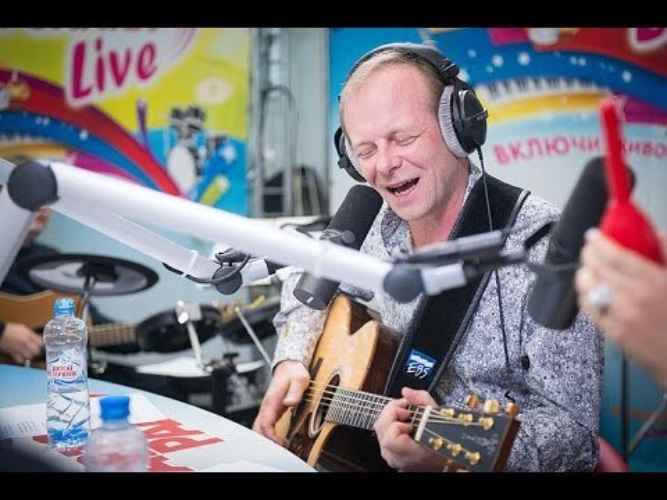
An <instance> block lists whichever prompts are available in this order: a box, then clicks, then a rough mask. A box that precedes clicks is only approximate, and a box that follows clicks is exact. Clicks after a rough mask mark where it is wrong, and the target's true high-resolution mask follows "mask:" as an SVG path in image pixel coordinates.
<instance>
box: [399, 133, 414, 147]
mask: <svg viewBox="0 0 667 500" xmlns="http://www.w3.org/2000/svg"><path fill="white" fill-rule="evenodd" d="M417 137H419V136H418V135H411V136H410V137H404V138H401V139H397V140H396V144H398V145H399V146H409V145H410V144H412V143H413V142H415V141H416V140H417Z"/></svg>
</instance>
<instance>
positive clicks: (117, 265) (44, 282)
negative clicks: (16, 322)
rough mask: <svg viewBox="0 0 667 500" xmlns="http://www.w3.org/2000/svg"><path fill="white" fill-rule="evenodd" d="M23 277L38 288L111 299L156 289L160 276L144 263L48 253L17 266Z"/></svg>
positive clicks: (111, 258) (93, 256) (24, 260)
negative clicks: (154, 287) (87, 293)
mask: <svg viewBox="0 0 667 500" xmlns="http://www.w3.org/2000/svg"><path fill="white" fill-rule="evenodd" d="M17 269H18V272H19V273H20V274H22V275H23V276H24V277H26V278H27V279H28V280H30V281H31V282H32V283H33V284H34V285H36V286H41V287H44V288H49V289H52V290H57V291H62V292H71V293H78V294H84V292H86V287H87V282H89V280H90V283H91V285H92V286H91V287H90V290H88V292H89V293H90V295H95V296H111V295H125V294H130V293H136V292H140V291H142V290H146V289H148V288H150V287H152V286H153V285H154V284H155V283H157V281H158V275H157V273H156V272H155V271H153V270H152V269H149V268H147V267H145V266H143V265H141V264H137V263H135V262H130V261H128V260H124V259H119V258H116V257H104V256H102V255H87V254H66V253H63V254H57V253H56V254H46V255H38V256H34V257H29V258H27V259H23V260H21V261H20V262H19V263H18V264H17Z"/></svg>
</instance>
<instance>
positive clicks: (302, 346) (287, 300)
mask: <svg viewBox="0 0 667 500" xmlns="http://www.w3.org/2000/svg"><path fill="white" fill-rule="evenodd" d="M300 276H301V273H300V272H294V273H292V274H291V275H290V276H289V277H288V278H287V279H286V280H285V282H284V283H283V287H282V292H281V307H280V311H278V313H277V314H276V316H275V317H274V319H273V323H274V326H275V327H276V332H277V334H278V343H277V345H276V349H275V352H274V356H273V375H272V377H271V382H270V384H269V387H268V388H267V390H266V393H265V395H264V397H263V398H262V403H261V406H260V408H259V412H258V414H257V417H256V418H255V421H254V423H253V427H252V428H253V430H254V431H256V432H258V433H259V434H262V435H263V436H265V437H267V438H269V439H271V440H272V441H275V442H276V443H278V444H280V445H282V446H284V445H285V443H284V442H283V440H282V438H280V437H279V436H277V435H276V431H275V426H276V422H278V420H279V419H280V417H281V416H282V415H283V413H284V412H285V410H286V409H287V408H288V407H292V406H295V405H296V404H298V403H299V401H301V399H302V397H303V394H304V392H305V390H306V388H307V387H308V384H309V382H310V374H309V372H308V366H309V364H310V359H311V358H312V356H313V353H314V352H315V347H316V346H317V341H318V340H319V337H320V335H321V333H322V330H323V329H324V322H325V320H326V315H327V311H317V310H314V309H311V308H309V307H307V306H304V305H303V304H301V303H300V302H299V301H298V300H297V299H296V298H295V297H294V293H293V290H294V287H295V286H296V283H297V281H298V279H299V277H300Z"/></svg>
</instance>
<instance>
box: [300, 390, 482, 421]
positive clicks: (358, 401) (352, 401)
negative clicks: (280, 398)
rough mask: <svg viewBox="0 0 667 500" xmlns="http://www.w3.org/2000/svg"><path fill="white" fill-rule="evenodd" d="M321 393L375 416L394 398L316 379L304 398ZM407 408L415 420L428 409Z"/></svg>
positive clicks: (325, 399) (434, 414)
mask: <svg viewBox="0 0 667 500" xmlns="http://www.w3.org/2000/svg"><path fill="white" fill-rule="evenodd" d="M320 394H321V398H320V401H322V402H325V403H333V402H335V403H339V405H338V406H335V407H334V408H341V407H342V408H343V409H346V410H356V409H367V410H369V412H370V413H372V414H373V415H374V416H378V415H379V414H380V413H381V412H382V410H383V409H384V407H385V406H386V405H387V404H388V403H389V402H390V401H392V398H388V397H385V396H380V395H378V394H373V393H370V392H364V391H353V390H350V389H344V388H341V387H339V386H334V385H330V384H322V383H319V384H318V383H316V382H314V381H311V383H310V385H309V387H308V389H307V391H306V393H305V394H304V400H305V401H307V402H313V401H315V400H317V399H318V397H319V396H320ZM357 394H358V395H357ZM329 408H330V409H331V408H332V406H331V404H330V405H329ZM407 409H408V410H409V411H410V415H411V416H410V418H411V420H412V421H413V422H414V421H415V420H418V419H420V418H421V417H422V416H423V415H424V413H425V411H426V408H425V407H423V406H415V405H409V406H408V408H407ZM431 415H432V416H430V417H429V420H430V421H433V422H437V423H448V424H456V425H461V424H465V425H467V426H475V427H477V426H481V425H483V424H482V423H481V422H466V421H464V420H462V419H461V418H455V417H448V416H446V415H443V414H442V413H440V412H439V411H434V412H432V413H431ZM357 418H359V416H357Z"/></svg>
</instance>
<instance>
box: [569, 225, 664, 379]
mask: <svg viewBox="0 0 667 500" xmlns="http://www.w3.org/2000/svg"><path fill="white" fill-rule="evenodd" d="M660 245H661V249H662V255H663V257H664V260H665V262H667V232H663V233H662V234H661V235H660ZM581 264H582V267H581V268H580V269H579V270H578V271H577V275H576V279H575V284H576V287H577V293H578V301H579V304H580V306H581V308H582V310H584V311H585V312H586V313H588V314H589V315H590V316H591V318H593V320H594V321H595V322H596V323H597V324H598V325H599V326H600V328H601V329H602V331H603V332H604V334H605V335H606V336H607V338H609V339H611V340H612V341H613V342H614V343H615V344H617V345H618V346H619V348H620V349H621V350H622V351H623V352H624V353H625V354H626V355H627V356H628V357H629V358H630V359H632V360H634V361H635V362H637V363H639V364H640V365H641V366H643V367H644V368H645V369H646V370H647V371H648V372H649V373H650V374H651V376H652V377H653V378H655V380H656V381H657V382H658V384H660V386H661V387H662V388H664V389H666V390H667V361H666V360H667V264H657V263H655V262H653V261H652V260H649V259H647V258H645V257H643V256H642V255H640V254H638V253H636V252H634V251H632V250H628V249H626V248H624V247H622V246H621V245H619V244H618V243H616V242H615V241H613V240H611V239H610V238H608V237H606V236H605V235H604V234H603V233H602V232H600V231H599V230H597V229H595V230H591V231H589V232H588V233H587V234H586V243H585V245H584V247H583V249H582V251H581ZM600 285H606V286H609V287H610V289H611V290H612V296H611V302H610V304H609V307H608V308H607V310H606V311H604V312H601V311H600V310H599V309H597V308H596V307H594V306H593V305H592V304H591V302H590V298H589V295H588V294H589V293H590V292H591V290H593V289H595V288H596V287H597V286H600Z"/></svg>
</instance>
